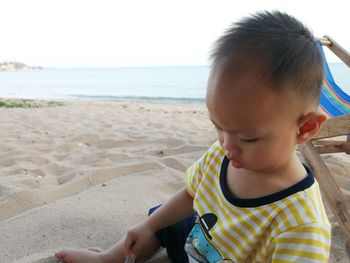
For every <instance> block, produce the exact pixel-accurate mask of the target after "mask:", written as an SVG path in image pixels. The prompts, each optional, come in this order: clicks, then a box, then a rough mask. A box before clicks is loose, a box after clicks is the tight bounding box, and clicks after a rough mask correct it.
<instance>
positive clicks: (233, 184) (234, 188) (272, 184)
mask: <svg viewBox="0 0 350 263" xmlns="http://www.w3.org/2000/svg"><path fill="white" fill-rule="evenodd" d="M306 176H307V171H306V170H305V168H304V166H303V164H302V163H301V162H300V160H299V159H298V157H297V155H296V154H295V153H294V154H293V155H292V156H291V158H290V159H289V160H288V162H287V163H286V164H285V165H283V166H281V167H278V168H276V169H275V170H273V171H271V172H269V173H259V172H254V171H248V170H245V169H235V168H233V167H232V165H230V164H229V166H228V168H227V177H226V180H227V185H228V188H229V190H230V192H231V193H232V194H233V195H234V196H235V197H237V198H242V199H251V198H259V197H263V196H267V195H270V194H273V193H276V192H279V191H282V190H284V189H287V188H289V187H291V186H293V185H294V184H296V183H298V182H300V181H301V180H302V179H304V178H305V177H306Z"/></svg>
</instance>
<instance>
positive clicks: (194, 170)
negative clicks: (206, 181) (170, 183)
mask: <svg viewBox="0 0 350 263" xmlns="http://www.w3.org/2000/svg"><path fill="white" fill-rule="evenodd" d="M206 156H207V152H205V153H204V154H203V155H202V156H201V158H199V159H198V160H197V161H196V162H195V163H193V164H192V165H191V166H190V168H188V169H187V171H186V173H185V184H186V190H187V192H188V193H189V194H190V195H191V196H192V197H193V198H194V196H195V195H196V192H197V188H198V186H199V184H200V182H201V181H202V178H203V167H204V162H205V159H206Z"/></svg>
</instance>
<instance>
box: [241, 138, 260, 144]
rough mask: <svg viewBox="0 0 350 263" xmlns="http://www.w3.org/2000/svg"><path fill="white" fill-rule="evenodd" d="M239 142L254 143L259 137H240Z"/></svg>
mask: <svg viewBox="0 0 350 263" xmlns="http://www.w3.org/2000/svg"><path fill="white" fill-rule="evenodd" d="M240 140H241V142H244V143H256V142H258V141H259V140H260V139H259V138H254V139H247V140H246V139H240Z"/></svg>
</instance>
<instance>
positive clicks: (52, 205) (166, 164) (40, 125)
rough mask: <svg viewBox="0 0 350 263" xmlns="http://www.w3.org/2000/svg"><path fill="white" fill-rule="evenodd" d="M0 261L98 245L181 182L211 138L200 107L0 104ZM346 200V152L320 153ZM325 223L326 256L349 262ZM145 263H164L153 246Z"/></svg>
mask: <svg viewBox="0 0 350 263" xmlns="http://www.w3.org/2000/svg"><path fill="white" fill-rule="evenodd" d="M0 115H1V122H0V136H1V141H0V233H1V234H0V262H1V263H7V262H22V263H29V262H37V263H39V262H40V263H51V262H52V263H55V262H57V261H56V260H55V259H54V258H53V256H52V255H53V252H54V251H57V249H59V248H63V247H75V248H92V247H98V248H101V249H106V248H108V247H109V246H111V245H112V244H113V243H114V242H115V241H116V240H118V239H119V238H121V237H122V235H123V234H124V233H125V232H126V230H127V228H128V227H130V226H132V225H133V224H136V223H137V222H140V221H141V220H143V218H145V217H146V216H147V211H148V209H149V208H150V207H152V206H154V205H157V204H159V203H162V202H164V201H165V200H167V199H168V198H169V197H170V196H171V195H172V194H174V193H175V192H176V191H177V190H178V189H180V188H181V187H183V186H184V183H183V175H184V171H185V170H186V169H187V167H189V165H190V164H191V163H193V162H194V161H195V160H196V159H197V158H198V157H200V155H201V154H202V153H203V152H204V151H205V150H206V149H207V148H208V146H210V145H211V144H212V143H213V142H214V141H215V140H216V131H215V129H214V128H213V125H212V124H211V123H210V121H209V119H208V115H207V112H206V109H205V107H204V106H200V105H190V106H189V105H187V106H186V105H165V104H151V103H138V102H65V103H64V105H63V106H54V107H41V108H29V109H23V108H11V109H9V108H0ZM324 158H325V160H326V161H327V163H328V164H329V165H330V167H331V169H332V171H333V172H334V174H335V175H336V178H337V180H338V181H339V182H340V185H341V186H342V187H343V190H344V192H345V193H346V196H347V198H348V200H350V198H349V197H350V194H349V193H350V160H349V159H350V158H349V156H347V155H345V154H334V155H326V156H324ZM329 217H330V219H331V221H332V225H333V239H332V256H331V262H349V259H347V257H346V250H345V245H344V243H345V237H344V236H343V234H342V233H341V231H340V229H339V227H338V225H337V223H336V222H334V217H333V216H332V215H331V213H330V212H329ZM150 262H169V261H168V260H167V258H166V255H165V253H164V251H161V252H160V253H159V254H158V255H157V256H156V257H155V258H153V259H151V260H150Z"/></svg>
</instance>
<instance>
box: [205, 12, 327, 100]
mask: <svg viewBox="0 0 350 263" xmlns="http://www.w3.org/2000/svg"><path fill="white" fill-rule="evenodd" d="M211 60H212V63H213V66H214V67H215V68H217V69H220V70H227V69H229V68H230V67H231V66H239V65H237V64H238V63H240V64H244V65H250V64H251V63H254V64H255V63H260V64H261V66H262V70H263V72H262V73H263V74H265V78H268V80H269V81H270V82H271V84H272V85H271V88H272V89H273V90H274V91H275V92H283V90H284V89H292V90H294V91H295V92H296V93H297V94H299V95H300V99H301V100H305V101H306V100H307V101H309V102H310V101H317V102H318V100H319V96H320V91H321V84H322V80H323V76H324V70H323V59H322V55H321V53H320V51H319V48H318V47H317V45H316V43H315V39H314V37H313V35H312V33H311V32H310V30H309V29H308V28H307V27H305V26H304V25H303V24H302V23H301V22H299V21H298V20H296V19H295V18H294V17H291V16H289V15H287V14H285V13H281V12H278V11H274V12H262V13H257V14H256V15H254V16H251V17H247V18H245V19H243V20H241V21H239V22H237V23H236V24H234V26H233V27H231V28H229V29H228V30H227V31H226V32H225V34H224V35H223V36H222V37H220V38H219V39H218V40H217V42H216V45H215V46H214V49H213V51H212V54H211Z"/></svg>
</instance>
